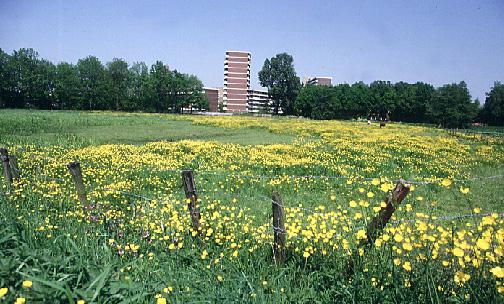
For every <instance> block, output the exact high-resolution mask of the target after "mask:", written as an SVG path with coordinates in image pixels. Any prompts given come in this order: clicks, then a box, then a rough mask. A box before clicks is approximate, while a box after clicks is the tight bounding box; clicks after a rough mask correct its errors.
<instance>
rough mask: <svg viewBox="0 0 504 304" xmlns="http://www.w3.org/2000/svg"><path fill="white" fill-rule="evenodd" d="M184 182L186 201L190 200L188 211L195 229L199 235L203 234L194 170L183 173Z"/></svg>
mask: <svg viewBox="0 0 504 304" xmlns="http://www.w3.org/2000/svg"><path fill="white" fill-rule="evenodd" d="M182 182H183V184H184V192H185V196H186V199H188V200H189V203H188V209H189V213H190V214H191V221H192V226H193V229H194V230H196V231H197V233H198V235H201V234H202V232H203V231H202V230H201V223H200V219H201V214H200V208H199V203H198V195H197V194H196V186H195V185H194V175H193V172H192V170H184V171H182Z"/></svg>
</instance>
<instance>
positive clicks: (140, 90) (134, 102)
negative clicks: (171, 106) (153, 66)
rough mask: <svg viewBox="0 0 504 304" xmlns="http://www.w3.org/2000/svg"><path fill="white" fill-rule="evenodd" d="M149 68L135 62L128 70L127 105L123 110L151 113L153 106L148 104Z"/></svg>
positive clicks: (142, 63)
mask: <svg viewBox="0 0 504 304" xmlns="http://www.w3.org/2000/svg"><path fill="white" fill-rule="evenodd" d="M149 80H150V79H149V68H148V67H147V65H146V64H145V62H135V63H134V64H133V65H132V66H131V68H130V85H129V88H128V91H129V92H128V96H129V98H128V103H127V104H126V105H125V110H128V111H135V110H143V111H148V112H153V111H154V108H153V105H152V104H151V103H150V102H149V101H150V100H152V98H150V96H151V94H150V91H149Z"/></svg>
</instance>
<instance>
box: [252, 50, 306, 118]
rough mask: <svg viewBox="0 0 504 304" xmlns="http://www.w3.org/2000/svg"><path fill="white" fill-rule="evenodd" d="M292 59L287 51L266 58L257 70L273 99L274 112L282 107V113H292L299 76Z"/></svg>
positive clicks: (298, 85)
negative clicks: (259, 69)
mask: <svg viewBox="0 0 504 304" xmlns="http://www.w3.org/2000/svg"><path fill="white" fill-rule="evenodd" d="M293 62H294V60H293V58H292V56H291V55H289V54H287V53H281V54H277V55H276V56H275V57H273V58H271V59H266V60H265V61H264V65H263V67H262V69H261V71H260V72H259V81H260V83H261V85H262V86H263V87H267V88H268V93H269V95H270V97H271V98H272V99H273V109H274V111H273V112H274V114H278V113H279V110H280V109H282V111H283V114H284V115H291V114H294V101H295V100H296V96H297V94H298V90H299V88H300V82H299V77H297V75H296V70H295V69H294V64H293Z"/></svg>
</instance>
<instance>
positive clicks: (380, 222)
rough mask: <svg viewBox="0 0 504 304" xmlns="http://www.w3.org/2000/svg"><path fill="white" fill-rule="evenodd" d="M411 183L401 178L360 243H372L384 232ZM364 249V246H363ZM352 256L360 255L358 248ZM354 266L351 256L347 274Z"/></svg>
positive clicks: (361, 244) (349, 273) (350, 272)
mask: <svg viewBox="0 0 504 304" xmlns="http://www.w3.org/2000/svg"><path fill="white" fill-rule="evenodd" d="M410 187H411V185H410V184H409V183H408V182H407V181H405V180H404V179H402V178H401V179H399V181H398V182H397V184H396V186H395V188H394V190H393V191H392V192H391V193H389V194H388V195H387V197H385V204H386V206H385V207H382V208H381V210H380V213H379V214H378V215H377V216H375V217H374V218H373V220H372V221H371V222H370V223H369V224H368V226H367V229H366V239H364V240H362V241H361V242H360V243H359V245H360V246H365V245H368V246H369V245H372V244H374V241H375V240H376V239H377V238H378V237H379V236H380V235H381V234H382V232H383V229H384V228H385V226H386V225H387V223H388V222H389V220H390V218H391V217H392V215H393V214H394V211H395V210H396V208H397V207H398V206H399V204H400V203H401V202H402V201H403V200H404V198H405V197H406V195H408V193H409V191H410ZM362 249H364V248H362ZM352 256H357V257H358V256H359V254H358V253H357V250H356V249H355V250H353V252H352ZM353 268H354V260H353V259H352V257H350V258H349V259H348V261H347V270H346V275H347V276H349V275H351V274H352V272H353Z"/></svg>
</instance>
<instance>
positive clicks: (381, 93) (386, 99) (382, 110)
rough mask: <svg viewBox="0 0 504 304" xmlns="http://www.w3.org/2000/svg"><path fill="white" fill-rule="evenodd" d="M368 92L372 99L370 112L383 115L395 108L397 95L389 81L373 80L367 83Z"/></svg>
mask: <svg viewBox="0 0 504 304" xmlns="http://www.w3.org/2000/svg"><path fill="white" fill-rule="evenodd" d="M369 93H370V97H371V101H372V107H371V111H372V112H374V113H376V114H378V115H380V116H381V117H385V116H386V114H387V113H388V112H393V111H394V110H395V107H396V103H397V101H396V98H397V96H396V92H395V90H394V86H393V85H392V84H391V83H390V81H382V80H377V81H373V82H372V83H371V84H370V85H369Z"/></svg>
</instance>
